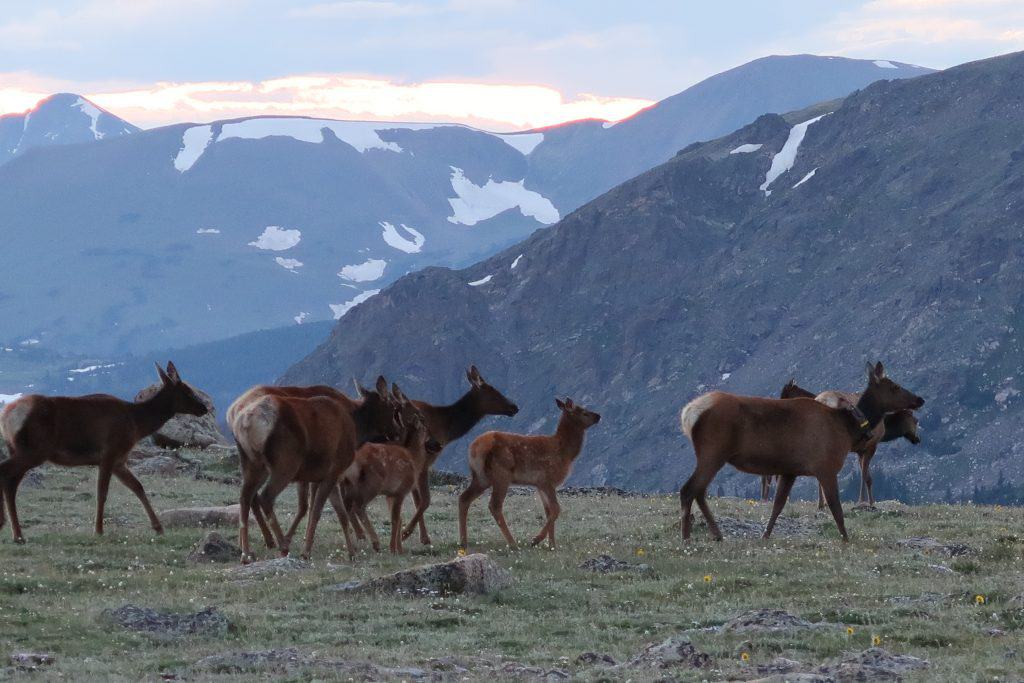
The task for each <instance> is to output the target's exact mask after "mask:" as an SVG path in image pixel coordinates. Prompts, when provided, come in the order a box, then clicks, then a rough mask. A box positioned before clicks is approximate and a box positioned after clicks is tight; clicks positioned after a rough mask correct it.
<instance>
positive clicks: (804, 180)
mask: <svg viewBox="0 0 1024 683" xmlns="http://www.w3.org/2000/svg"><path fill="white" fill-rule="evenodd" d="M817 172H818V169H816V168H815V169H812V170H811V172H810V173H808V174H807V175H805V176H804V177H803V178H801V179H800V182H798V183H797V184H796V185H794V186H793V189H794V190H795V189H796V188H798V187H800V186H801V185H803V184H804V183H806V182H807V181H808V180H810V179H811V178H813V177H814V174H815V173H817Z"/></svg>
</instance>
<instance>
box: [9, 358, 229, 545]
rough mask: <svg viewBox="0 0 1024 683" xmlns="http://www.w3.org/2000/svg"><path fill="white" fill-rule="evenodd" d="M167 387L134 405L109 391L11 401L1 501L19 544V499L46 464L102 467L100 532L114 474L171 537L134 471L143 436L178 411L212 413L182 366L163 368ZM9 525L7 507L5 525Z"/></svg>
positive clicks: (98, 490) (160, 371)
mask: <svg viewBox="0 0 1024 683" xmlns="http://www.w3.org/2000/svg"><path fill="white" fill-rule="evenodd" d="M156 371H157V374H158V375H159V376H160V383H161V385H160V389H159V390H158V391H157V392H156V393H155V394H153V395H152V396H151V397H150V398H148V399H146V400H145V401H139V402H138V403H132V402H129V401H122V400H121V399H119V398H116V397H114V396H108V395H106V394H90V395H88V396H78V397H68V396H41V395H39V394H32V395H29V396H25V397H23V398H19V399H18V400H16V401H14V402H12V403H9V404H7V407H6V408H4V411H3V414H2V415H0V433H2V434H3V438H4V441H6V442H7V448H8V450H9V451H10V458H9V459H8V460H5V461H4V462H2V463H0V497H2V498H3V499H4V500H5V501H6V505H7V511H8V512H9V513H10V515H11V531H12V533H13V534H14V542H15V543H24V542H25V538H24V536H22V533H21V524H20V523H19V521H18V508H17V505H16V503H15V497H16V496H17V493H18V484H19V483H21V479H22V477H24V476H25V473H26V472H28V471H29V470H30V469H32V468H34V467H38V466H39V465H42V464H43V463H44V462H47V461H49V462H52V463H54V464H57V465H63V466H65V467H81V466H84V465H90V466H94V467H98V468H99V476H98V478H97V481H96V533H97V534H102V533H103V511H104V508H105V507H106V503H107V491H108V489H109V488H110V477H111V475H113V476H115V477H117V478H118V480H119V481H120V482H121V483H122V484H124V485H125V486H126V487H128V489H129V490H130V491H131V492H132V493H134V494H135V497H136V498H138V499H139V501H140V502H141V503H142V507H143V508H144V509H145V510H146V514H147V515H148V516H149V522H150V524H151V525H152V526H153V530H154V531H156V532H157V533H158V534H162V533H163V526H162V525H161V524H160V519H159V518H158V517H157V516H156V512H154V511H153V506H152V505H150V503H149V498H147V497H146V491H145V490H144V489H143V488H142V484H140V483H139V480H138V479H136V478H135V475H133V474H132V473H131V471H130V470H129V469H128V465H127V462H128V454H129V453H130V452H131V450H132V447H134V446H135V444H136V443H138V442H139V440H141V439H142V438H144V437H146V436H149V435H150V434H152V433H153V432H155V431H156V430H158V429H160V427H162V426H163V425H164V423H165V422H167V421H168V420H170V419H171V418H172V417H174V415H176V414H178V413H186V414H189V415H205V414H206V413H207V411H208V410H209V409H208V408H207V407H206V404H205V403H203V401H202V399H201V398H199V396H198V395H197V394H196V392H195V391H193V390H192V388H191V387H190V386H189V385H188V384H186V383H185V382H183V381H182V380H181V377H180V376H179V375H178V370H177V368H175V367H174V363H168V364H167V370H166V372H165V371H164V370H163V368H161V367H160V366H159V365H157V366H156ZM3 525H4V512H3V507H2V506H0V527H3Z"/></svg>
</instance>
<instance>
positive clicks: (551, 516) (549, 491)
mask: <svg viewBox="0 0 1024 683" xmlns="http://www.w3.org/2000/svg"><path fill="white" fill-rule="evenodd" d="M537 493H539V494H540V499H541V502H542V503H544V512H545V514H546V515H547V521H546V522H545V523H544V526H543V527H541V530H540V533H538V534H537V536H536V537H535V538H534V539H533V541H532V542H531V543H530V545H537V544H538V543H540V542H541V541H543V540H544V538H545V537H547V539H548V544H549V547H550V548H551V549H552V550H554V549H555V520H556V519H558V515H559V514H561V512H562V507H561V506H560V505H559V504H558V497H557V494H556V493H555V489H554V488H552V487H550V486H544V487H540V488H538V489H537Z"/></svg>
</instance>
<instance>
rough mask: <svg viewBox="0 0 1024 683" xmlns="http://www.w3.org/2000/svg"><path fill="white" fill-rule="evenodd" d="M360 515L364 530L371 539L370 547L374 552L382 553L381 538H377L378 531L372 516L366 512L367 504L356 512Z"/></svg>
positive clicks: (362, 505) (360, 506)
mask: <svg viewBox="0 0 1024 683" xmlns="http://www.w3.org/2000/svg"><path fill="white" fill-rule="evenodd" d="M356 514H357V515H359V519H360V521H361V522H362V523H363V529H365V530H366V535H367V536H369V537H370V545H371V546H372V547H373V550H374V552H377V553H379V552H380V538H379V537H378V536H377V530H376V529H374V528H373V522H372V521H370V515H369V514H367V512H366V503H363V504H361V505H359V509H358V511H357V512H356Z"/></svg>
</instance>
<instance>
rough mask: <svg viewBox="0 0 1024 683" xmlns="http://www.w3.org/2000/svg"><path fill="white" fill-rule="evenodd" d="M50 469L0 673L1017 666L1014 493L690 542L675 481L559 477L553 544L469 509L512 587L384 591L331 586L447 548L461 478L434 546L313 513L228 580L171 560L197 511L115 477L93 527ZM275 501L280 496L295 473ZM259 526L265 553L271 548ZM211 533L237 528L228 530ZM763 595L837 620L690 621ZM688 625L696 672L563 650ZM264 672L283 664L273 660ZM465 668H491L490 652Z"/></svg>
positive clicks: (534, 507) (205, 501)
mask: <svg viewBox="0 0 1024 683" xmlns="http://www.w3.org/2000/svg"><path fill="white" fill-rule="evenodd" d="M42 471H43V481H42V485H41V486H36V487H32V486H23V487H22V489H21V491H20V495H19V503H20V512H21V518H22V523H23V526H24V529H25V535H26V538H27V539H28V543H27V544H26V545H24V546H18V545H14V544H13V543H12V542H11V540H10V529H9V528H8V527H5V528H4V529H3V530H2V531H0V657H2V661H0V677H16V678H18V680H51V679H63V680H131V681H135V680H161V679H162V678H163V679H175V678H177V679H181V680H211V679H212V680H236V679H237V680H252V679H253V678H254V672H247V673H235V674H230V673H228V674H223V675H221V674H214V673H211V672H208V671H198V670H194V669H192V668H191V665H192V664H193V663H194V662H196V661H197V660H199V659H200V658H202V657H204V656H206V655H210V654H217V653H224V652H232V651H251V650H267V649H273V648H284V647H294V648H297V649H298V650H299V651H300V652H302V653H307V654H310V655H313V656H329V657H331V658H334V659H352V660H368V661H371V662H374V663H376V664H379V665H386V666H401V667H419V668H424V669H429V668H430V664H429V661H428V660H430V659H431V658H438V657H453V658H456V659H459V658H464V659H465V660H466V661H478V660H480V659H484V660H488V661H491V662H495V663H501V662H507V661H514V662H518V663H521V664H526V665H537V666H541V667H545V668H560V669H563V670H565V671H567V672H569V673H571V674H573V675H574V676H575V677H577V678H578V679H579V680H598V679H604V680H627V679H630V680H634V681H641V680H649V679H653V678H657V677H659V676H661V675H665V674H671V675H673V676H675V677H676V678H677V679H678V680H685V681H688V680H693V681H700V680H732V679H752V678H758V677H759V674H758V671H757V667H758V666H759V665H764V664H767V663H768V662H770V661H771V660H773V659H775V658H776V657H779V656H783V657H787V658H789V659H794V660H797V661H799V662H802V663H804V664H806V665H817V664H819V663H822V662H825V661H827V660H829V659H830V658H834V657H837V656H839V655H841V654H843V653H845V652H852V651H862V650H865V649H867V648H868V647H870V646H871V645H872V641H873V639H874V640H875V642H877V643H880V645H881V647H883V648H885V649H887V650H888V651H890V652H893V653H900V654H909V655H914V656H917V657H921V658H924V659H927V660H929V662H930V663H931V666H930V668H929V669H928V670H926V671H924V672H921V673H915V674H913V675H911V676H910V677H909V678H908V680H920V681H940V680H941V681H974V680H977V681H994V680H1018V679H1019V678H1020V677H1021V676H1022V672H1024V639H1022V633H1024V603H1021V601H1020V599H1019V598H1018V599H1017V600H1014V598H1016V597H1017V596H1020V595H1021V594H1022V593H1024V575H1022V574H1021V568H1022V563H1021V558H1022V556H1024V510H1021V509H1017V508H1002V509H1000V508H998V507H995V508H993V507H971V506H923V507H906V506H901V505H895V504H893V505H883V506H882V509H881V510H880V511H876V512H868V511H851V510H850V507H851V506H850V505H847V510H848V515H847V519H848V528H849V529H850V532H851V535H852V539H853V540H852V542H851V543H850V544H848V545H844V544H843V543H841V542H840V541H839V540H838V535H837V534H836V532H835V529H834V525H833V523H832V520H831V518H830V517H828V516H826V515H824V514H820V513H818V512H817V510H816V509H815V508H814V506H812V505H811V504H809V503H798V504H791V505H790V506H789V508H788V509H787V510H786V512H785V513H784V517H788V518H793V517H796V518H798V520H797V521H799V522H802V523H803V524H801V525H800V526H801V527H802V528H804V530H805V533H802V534H800V535H796V536H788V537H787V536H781V535H780V536H779V537H777V538H774V539H772V540H769V541H762V540H759V539H753V538H738V537H735V536H733V537H727V538H726V540H725V541H724V542H722V543H714V542H711V541H710V540H709V539H708V538H707V535H706V533H705V531H704V529H703V526H699V527H698V528H697V538H696V540H695V542H693V543H691V544H689V545H687V546H685V547H682V546H681V543H680V540H679V534H678V517H679V515H678V509H679V508H678V499H677V498H676V497H675V496H648V497H614V496H563V497H562V499H561V502H562V506H563V512H562V517H561V519H560V520H559V524H558V538H559V542H560V547H559V549H558V550H556V551H554V552H552V551H549V550H546V549H541V548H527V549H523V550H519V551H510V550H508V549H507V548H505V547H504V544H503V543H502V542H501V537H500V534H499V532H498V529H497V527H496V525H495V524H494V522H493V520H492V519H491V517H490V515H489V513H488V511H487V505H486V497H485V498H483V499H481V500H480V501H478V502H477V504H476V505H475V506H474V507H473V509H472V511H471V516H470V541H471V552H486V553H488V554H490V555H491V557H492V558H494V559H495V560H496V561H497V562H498V563H499V564H500V565H501V566H502V567H504V568H505V569H507V570H508V571H509V572H510V573H511V575H512V577H513V583H512V585H511V586H510V587H509V588H507V589H504V590H502V591H501V592H499V593H496V594H492V595H488V596H484V597H466V596H462V597H459V596H449V597H399V596H386V597H384V596H375V595H359V594H356V595H347V594H335V593H329V592H325V591H324V590H323V588H324V587H325V586H328V585H332V584H336V583H339V582H342V581H346V580H349V579H352V578H360V577H371V576H376V575H380V574H383V573H387V572H391V571H395V570H398V569H401V568H405V567H408V566H412V565H414V564H419V563H425V562H432V561H439V560H446V559H450V558H452V557H454V556H455V555H456V544H455V537H456V501H457V495H458V491H457V490H456V489H455V488H454V487H440V488H438V489H436V490H435V493H434V504H433V506H432V508H431V509H430V511H429V512H428V514H427V518H428V523H429V525H430V528H431V530H432V532H433V536H434V542H435V545H434V546H433V547H431V548H423V547H422V546H420V545H419V543H418V542H417V541H416V540H415V537H414V538H413V539H410V542H409V543H408V545H407V553H406V555H405V556H402V557H393V556H391V555H388V554H380V555H378V554H375V553H372V552H370V551H364V552H362V553H361V554H359V555H357V557H356V559H355V561H354V562H353V563H349V562H348V560H347V558H346V557H345V555H344V553H343V552H341V547H342V539H341V534H340V531H339V528H338V526H337V524H336V523H335V521H334V519H333V516H325V518H324V521H323V523H322V525H321V527H320V529H321V533H320V534H319V535H318V543H317V545H316V548H315V550H314V568H313V569H312V570H309V571H304V572H297V573H294V574H288V575H283V576H278V577H272V578H268V579H265V580H261V581H257V582H253V583H240V582H237V581H232V580H229V572H230V568H231V567H233V566H234V565H205V566H198V565H194V564H189V563H187V562H186V561H185V556H186V554H187V552H188V551H189V549H190V547H191V546H192V545H193V543H195V542H196V541H197V540H199V539H200V538H201V537H202V536H203V535H204V533H205V531H204V530H200V529H172V530H168V532H167V533H166V535H164V536H162V537H156V536H154V535H153V533H152V532H151V531H150V529H149V527H148V525H147V523H146V519H145V515H144V513H143V511H142V508H141V506H140V505H139V503H138V501H137V500H136V499H135V498H134V497H133V496H132V495H131V494H130V493H129V492H128V491H127V490H126V489H125V488H124V487H123V486H121V485H120V484H119V483H118V482H116V481H115V482H114V483H113V484H112V486H111V496H110V500H109V503H108V510H107V520H108V521H107V534H106V536H104V537H103V538H96V537H94V536H93V534H92V524H93V510H94V505H95V492H94V489H95V474H96V472H95V470H93V469H77V470H65V469H58V468H55V467H46V468H44V469H43V470H42ZM140 478H141V479H142V480H143V483H144V484H145V486H146V489H147V491H148V492H149V494H150V497H151V499H152V500H153V503H154V505H155V506H156V508H157V510H158V511H159V510H165V509H169V508H173V507H182V506H195V505H220V504H230V503H233V502H236V495H237V489H236V488H235V487H234V486H231V485H228V484H222V483H217V482H213V481H205V480H197V479H195V478H194V477H193V476H188V475H180V476H145V477H140ZM281 505H282V507H283V508H284V509H285V511H286V512H287V513H289V514H290V511H291V510H292V509H294V496H293V494H292V492H290V491H289V492H288V493H287V494H286V495H285V497H284V498H283V499H282V501H281ZM712 507H713V510H714V511H715V512H716V513H717V514H718V515H719V516H720V517H728V518H732V519H734V520H739V521H743V520H749V521H752V522H761V521H763V520H764V519H766V516H767V512H768V506H767V505H765V504H762V503H755V502H754V501H748V500H741V499H734V498H724V499H714V500H712ZM695 511H696V509H695ZM371 514H372V515H373V517H374V520H375V522H376V524H377V529H378V532H379V533H380V534H381V536H382V538H386V537H385V533H386V532H387V522H386V516H385V515H384V514H383V506H381V505H379V504H375V506H374V509H373V510H372V511H371ZM407 514H408V513H407ZM506 514H507V516H508V519H509V524H510V526H511V527H512V529H513V532H514V533H515V534H516V535H517V536H518V538H519V539H520V541H521V542H522V541H528V540H529V539H530V538H531V537H532V535H533V534H534V533H536V531H537V529H538V528H539V527H540V525H541V523H542V518H541V506H540V504H539V502H538V501H537V499H536V498H535V497H534V496H510V497H509V498H508V500H507V503H506ZM698 515H699V513H698ZM698 518H699V517H698ZM253 530H254V531H255V532H256V533H255V534H254V542H255V545H254V548H255V549H256V551H257V554H258V557H259V558H260V559H264V558H268V557H271V556H272V555H271V554H270V552H269V551H267V550H266V549H265V548H264V547H263V546H262V542H261V540H260V537H259V534H258V530H257V529H256V528H255V527H254V528H253ZM221 531H222V532H223V533H224V535H225V536H227V537H229V538H230V539H231V540H233V541H234V540H235V531H234V529H230V528H229V529H222V530H221ZM725 531H726V533H727V534H728V530H727V529H725ZM913 536H931V537H934V538H937V539H939V540H941V541H943V542H957V543H966V544H968V545H970V546H972V547H973V548H975V549H976V550H977V551H978V552H977V554H973V555H968V556H960V557H947V556H946V555H944V554H942V553H922V552H918V551H913V550H908V549H904V548H899V547H897V546H896V542H897V541H899V540H901V539H905V538H908V537H913ZM385 543H386V541H385ZM602 553H607V554H610V555H613V556H615V557H617V558H620V559H625V560H629V561H631V562H643V563H646V564H649V565H650V566H651V568H652V569H653V571H652V572H650V573H631V572H626V573H613V574H606V575H603V574H594V573H590V572H587V571H584V570H582V569H580V568H579V566H578V565H579V564H580V563H581V562H582V561H584V560H586V559H588V558H590V557H593V556H595V555H598V554H602ZM949 570H951V571H949ZM979 596H980V597H979ZM125 603H132V604H136V605H140V606H145V607H152V608H156V609H167V610H173V611H182V612H194V611H198V610H200V609H202V608H204V607H211V606H212V607H217V608H218V609H220V610H221V611H223V612H224V613H225V614H226V615H227V617H228V618H229V619H230V620H231V622H232V623H233V624H234V627H235V628H234V629H233V630H232V631H231V632H229V633H228V634H227V635H225V636H223V637H210V636H202V637H198V636H196V637H185V638H178V639H157V638H153V637H151V636H147V635H142V634H137V633H133V632H130V631H127V630H125V629H123V628H122V627H120V626H117V625H114V624H112V623H110V622H109V621H108V620H107V619H106V618H105V617H104V616H103V614H102V612H103V610H105V609H108V608H116V607H119V606H121V605H123V604H125ZM762 607H765V608H781V609H785V610H787V611H789V612H791V613H793V614H794V615H797V616H799V617H803V618H804V619H807V620H809V621H811V622H828V623H829V624H833V625H834V626H830V627H826V628H819V629H810V630H802V631H796V632H780V633H767V634H725V633H716V632H714V631H712V630H701V629H704V628H705V627H709V626H715V625H719V624H722V623H723V622H725V621H726V620H728V619H730V618H731V617H734V616H737V615H739V614H742V613H743V612H745V611H747V610H750V609H754V608H762ZM689 629H694V630H693V631H692V632H691V633H690V634H689V637H690V639H691V640H692V642H693V644H694V645H695V646H696V647H697V648H698V649H700V650H703V651H704V652H707V653H709V654H710V655H711V656H712V657H713V659H714V662H713V664H712V667H711V668H710V669H703V670H689V669H679V670H675V671H670V672H664V673H657V672H650V671H646V672H645V671H630V670H613V671H608V670H606V669H603V668H601V667H598V666H588V665H581V664H577V663H576V662H575V660H576V658H577V657H578V656H579V655H580V654H581V653H583V652H587V651H590V652H596V653H601V654H609V655H611V656H612V657H614V659H615V660H617V661H619V662H622V661H627V660H629V659H630V658H631V657H632V656H633V655H635V654H636V653H637V652H639V651H640V650H641V649H642V648H643V646H644V645H645V644H648V643H652V642H660V641H662V640H664V639H666V638H668V637H669V636H673V635H677V634H679V633H680V632H683V631H686V630H689ZM993 629H996V631H993ZM25 651H30V652H46V653H50V654H52V655H54V657H55V661H54V663H53V664H52V665H49V666H46V667H43V668H41V669H40V670H39V671H37V672H34V673H25V672H18V671H15V670H13V669H5V668H4V667H5V666H6V659H7V656H8V655H9V654H10V653H13V652H25ZM744 653H746V655H747V657H743V654H744ZM260 675H261V672H259V671H256V672H255V676H257V677H258V676H260ZM262 676H263V677H266V678H274V679H280V677H281V672H279V671H278V672H271V671H266V672H262ZM467 677H468V678H470V679H473V678H476V677H477V676H474V675H473V674H472V673H470V674H469V675H468V676H467ZM479 677H480V678H491V679H498V680H500V679H501V678H502V676H501V675H500V674H499V675H495V674H493V673H490V672H488V673H486V674H485V673H484V672H482V671H481V672H480V673H479ZM330 679H331V672H330V671H319V670H315V669H311V670H305V669H301V668H300V669H298V670H294V671H290V672H289V673H288V674H287V680H330Z"/></svg>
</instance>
